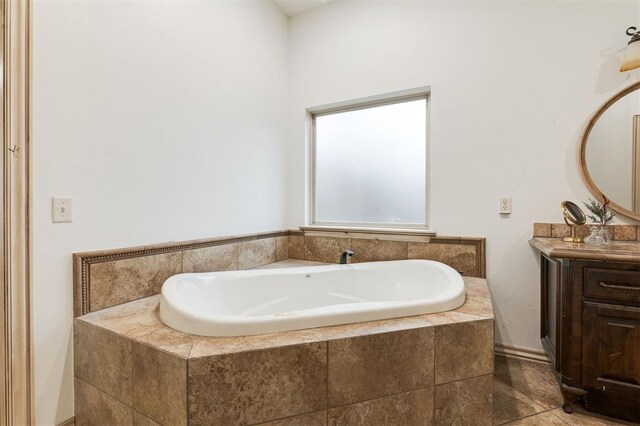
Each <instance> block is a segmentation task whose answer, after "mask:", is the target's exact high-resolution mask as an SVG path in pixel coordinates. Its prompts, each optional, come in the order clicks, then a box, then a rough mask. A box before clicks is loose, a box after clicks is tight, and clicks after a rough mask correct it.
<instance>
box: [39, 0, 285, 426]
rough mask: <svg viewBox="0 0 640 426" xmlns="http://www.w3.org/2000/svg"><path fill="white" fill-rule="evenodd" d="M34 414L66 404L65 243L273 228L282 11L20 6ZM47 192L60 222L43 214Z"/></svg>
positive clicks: (68, 274)
mask: <svg viewBox="0 0 640 426" xmlns="http://www.w3.org/2000/svg"><path fill="white" fill-rule="evenodd" d="M33 31H34V34H33V36H34V39H33V65H34V75H33V117H34V121H33V145H34V158H33V160H34V171H33V183H34V193H33V228H34V229H33V231H34V236H35V237H34V245H33V251H34V253H33V254H34V265H33V293H34V302H33V303H34V305H33V309H34V324H35V330H34V333H35V387H36V391H35V392H36V402H35V404H36V422H37V424H38V425H53V424H57V423H59V422H61V421H63V420H66V419H67V418H69V417H71V416H72V415H73V393H72V383H73V382H72V375H73V365H72V346H71V337H72V323H71V320H72V265H71V253H73V252H77V251H84V250H93V249H102V248H109V247H122V246H130V245H138V244H147V243H155V242H162V241H172V240H188V239H193V238H203V237H207V236H216V235H229V234H237V233H247V232H254V231H265V230H273V229H280V228H282V227H283V226H284V216H285V213H284V207H285V198H284V190H285V181H284V178H285V176H284V172H285V170H284V165H283V161H284V155H283V149H284V146H283V140H284V129H285V125H286V121H285V113H286V109H285V105H286V96H287V81H288V75H287V62H286V61H287V59H286V49H287V20H286V18H285V16H284V15H283V14H282V13H281V12H280V10H279V9H277V8H276V7H275V6H274V5H273V4H272V3H271V2H270V1H233V2H212V1H209V2H193V1H178V0H174V1H165V2H161V1H152V2H143V1H138V2H136V1H43V0H36V1H35V4H34V8H33ZM52 195H69V196H72V197H74V200H73V201H74V205H73V207H74V222H73V223H70V224H52V223H51V218H50V211H51V207H50V203H51V196H52Z"/></svg>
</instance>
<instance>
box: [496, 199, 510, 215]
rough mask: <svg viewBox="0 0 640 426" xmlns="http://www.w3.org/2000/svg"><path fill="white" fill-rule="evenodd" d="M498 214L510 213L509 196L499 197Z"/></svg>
mask: <svg viewBox="0 0 640 426" xmlns="http://www.w3.org/2000/svg"><path fill="white" fill-rule="evenodd" d="M498 211H499V213H500V214H511V197H501V198H500V206H499V208H498Z"/></svg>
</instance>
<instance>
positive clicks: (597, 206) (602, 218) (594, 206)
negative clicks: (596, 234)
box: [583, 195, 615, 225]
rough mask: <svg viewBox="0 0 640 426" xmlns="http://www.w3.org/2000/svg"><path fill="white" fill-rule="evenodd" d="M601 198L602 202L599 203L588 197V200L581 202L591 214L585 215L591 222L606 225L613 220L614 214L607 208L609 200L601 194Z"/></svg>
mask: <svg viewBox="0 0 640 426" xmlns="http://www.w3.org/2000/svg"><path fill="white" fill-rule="evenodd" d="M602 200H603V201H604V202H603V203H600V202H598V201H596V200H592V199H591V198H589V202H588V203H583V204H584V205H585V207H586V208H587V209H588V210H589V211H590V212H591V214H589V215H587V217H588V218H589V219H591V222H593V223H595V224H598V225H608V224H609V223H611V222H612V221H613V218H614V217H615V215H614V214H613V212H612V211H610V210H609V203H610V202H611V201H610V200H609V199H608V198H607V197H605V196H604V195H603V196H602Z"/></svg>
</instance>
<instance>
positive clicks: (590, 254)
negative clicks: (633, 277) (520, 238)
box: [529, 237, 640, 263]
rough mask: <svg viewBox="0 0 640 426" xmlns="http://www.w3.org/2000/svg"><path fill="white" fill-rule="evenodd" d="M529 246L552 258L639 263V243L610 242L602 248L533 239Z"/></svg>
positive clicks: (553, 240) (548, 239) (553, 239)
mask: <svg viewBox="0 0 640 426" xmlns="http://www.w3.org/2000/svg"><path fill="white" fill-rule="evenodd" d="M529 244H531V246H532V247H534V248H535V249H536V250H538V251H541V252H542V253H544V254H546V255H547V256H549V257H552V258H562V259H582V260H600V261H610V262H632V263H640V241H612V242H611V243H609V244H606V245H603V246H592V245H589V244H585V243H566V242H564V241H562V239H561V238H542V237H533V238H531V239H530V240H529Z"/></svg>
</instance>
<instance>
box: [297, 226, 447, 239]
mask: <svg viewBox="0 0 640 426" xmlns="http://www.w3.org/2000/svg"><path fill="white" fill-rule="evenodd" d="M300 230H301V231H302V232H304V233H305V234H307V235H310V236H314V235H317V236H322V235H330V236H337V235H336V234H343V235H342V236H344V237H357V238H379V239H384V237H385V236H387V237H393V236H402V237H414V238H418V239H420V238H424V237H427V238H428V237H435V236H436V232H435V231H433V230H431V229H424V228H375V227H361V226H334V225H307V226H300Z"/></svg>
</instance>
